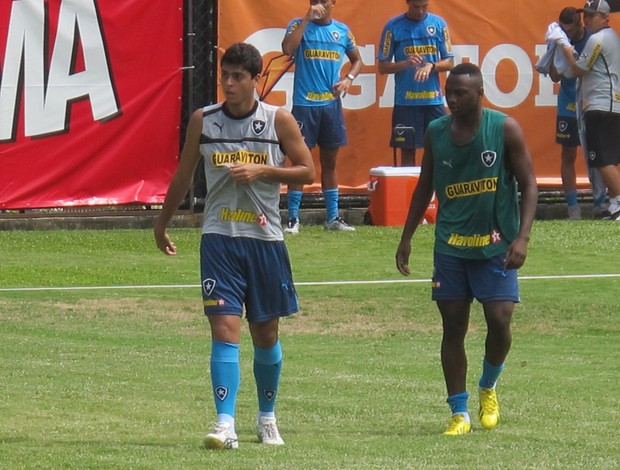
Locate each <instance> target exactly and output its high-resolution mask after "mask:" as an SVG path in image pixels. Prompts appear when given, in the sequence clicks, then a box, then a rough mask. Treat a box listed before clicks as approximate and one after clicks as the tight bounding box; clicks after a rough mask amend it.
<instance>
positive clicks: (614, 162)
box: [564, 0, 620, 221]
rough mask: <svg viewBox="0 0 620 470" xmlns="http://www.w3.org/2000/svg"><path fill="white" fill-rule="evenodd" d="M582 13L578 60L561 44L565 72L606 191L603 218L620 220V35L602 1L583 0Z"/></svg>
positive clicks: (589, 153) (590, 159)
mask: <svg viewBox="0 0 620 470" xmlns="http://www.w3.org/2000/svg"><path fill="white" fill-rule="evenodd" d="M583 13H584V23H585V26H586V30H587V31H588V32H589V33H590V37H589V38H588V40H587V41H586V44H585V46H584V48H583V51H582V52H581V54H580V55H579V58H578V59H576V58H575V56H574V55H573V52H572V50H571V49H570V48H569V47H564V55H565V57H566V61H567V62H568V64H569V66H568V70H567V72H565V73H564V75H565V76H569V77H570V76H575V77H578V79H579V81H578V86H577V90H578V92H577V101H578V104H579V106H580V110H581V112H582V113H583V122H584V137H585V142H584V149H585V153H586V155H587V161H588V165H589V166H590V167H593V168H598V170H599V171H600V172H601V176H602V178H603V182H604V183H605V186H606V187H607V190H608V192H609V206H608V214H607V215H606V216H605V218H607V219H610V220H615V221H620V37H619V36H618V34H616V32H615V31H614V30H613V29H611V27H610V25H609V13H610V7H609V4H608V3H607V2H606V1H605V0H590V1H588V2H586V4H585V5H584V7H583Z"/></svg>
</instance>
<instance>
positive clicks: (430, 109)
mask: <svg viewBox="0 0 620 470" xmlns="http://www.w3.org/2000/svg"><path fill="white" fill-rule="evenodd" d="M406 3H407V11H406V12H405V13H403V14H401V15H398V16H396V17H394V18H392V19H391V20H389V21H388V22H387V24H386V25H385V27H384V28H383V32H382V34H381V39H380V42H379V54H378V57H377V58H378V59H379V73H381V74H394V84H395V90H394V108H393V110H392V129H391V138H390V146H391V147H394V148H400V153H401V166H414V165H415V154H416V148H423V146H424V139H423V136H424V132H425V131H426V128H427V127H428V124H429V123H430V122H431V121H432V120H433V119H436V118H438V117H441V116H444V115H445V114H446V110H445V105H444V98H443V94H442V92H441V83H440V80H439V74H440V73H443V72H448V71H450V70H451V69H452V67H454V54H453V52H452V44H451V42H450V33H449V31H448V25H447V24H446V22H445V20H444V19H443V18H441V17H440V16H437V15H434V14H432V13H429V12H428V5H429V0H406ZM399 128H405V129H407V128H409V129H411V128H413V132H407V131H405V129H403V130H400V131H399Z"/></svg>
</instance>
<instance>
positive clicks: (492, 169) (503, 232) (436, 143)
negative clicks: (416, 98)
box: [428, 108, 519, 259]
mask: <svg viewBox="0 0 620 470" xmlns="http://www.w3.org/2000/svg"><path fill="white" fill-rule="evenodd" d="M505 121H506V115H505V114H503V113H500V112H499V111H494V110H491V109H486V108H483V111H482V121H481V124H480V128H479V129H478V132H477V133H476V135H475V137H474V138H473V139H472V140H471V141H470V142H468V143H466V144H464V145H457V144H455V143H454V141H453V140H452V136H451V132H450V124H451V122H452V116H451V115H447V116H443V117H441V118H439V119H436V120H435V121H433V122H431V124H430V125H429V127H428V132H429V134H430V137H431V145H432V151H433V185H434V188H435V191H436V193H437V198H438V200H439V212H438V215H437V225H436V227H435V250H436V251H437V252H439V253H443V254H447V255H452V256H458V257H460V258H470V259H481V258H490V257H492V256H496V255H499V254H501V253H504V252H505V251H506V250H507V248H508V245H509V244H510V243H511V242H512V240H514V239H515V237H516V235H517V233H518V230H519V202H518V195H517V182H516V180H515V178H514V176H513V175H512V174H511V173H510V171H509V170H508V168H507V165H506V161H505V159H504V156H505V151H504V150H505V148H504V122H505Z"/></svg>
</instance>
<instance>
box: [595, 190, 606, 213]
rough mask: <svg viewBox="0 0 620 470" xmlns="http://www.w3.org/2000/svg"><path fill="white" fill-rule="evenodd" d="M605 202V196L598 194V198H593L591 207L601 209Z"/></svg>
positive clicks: (604, 194)
mask: <svg viewBox="0 0 620 470" xmlns="http://www.w3.org/2000/svg"><path fill="white" fill-rule="evenodd" d="M606 201H607V194H606V193H603V194H600V195H599V196H598V197H595V198H594V201H593V205H594V207H595V208H597V209H600V208H602V207H603V205H604V204H605V202H606Z"/></svg>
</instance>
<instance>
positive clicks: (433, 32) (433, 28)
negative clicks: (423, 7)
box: [426, 26, 437, 36]
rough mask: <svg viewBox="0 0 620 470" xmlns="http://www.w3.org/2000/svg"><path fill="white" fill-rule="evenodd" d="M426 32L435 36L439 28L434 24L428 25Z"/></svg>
mask: <svg viewBox="0 0 620 470" xmlns="http://www.w3.org/2000/svg"><path fill="white" fill-rule="evenodd" d="M426 32H427V33H428V34H430V35H431V36H434V35H435V33H436V32H437V28H435V27H434V26H427V27H426Z"/></svg>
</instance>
